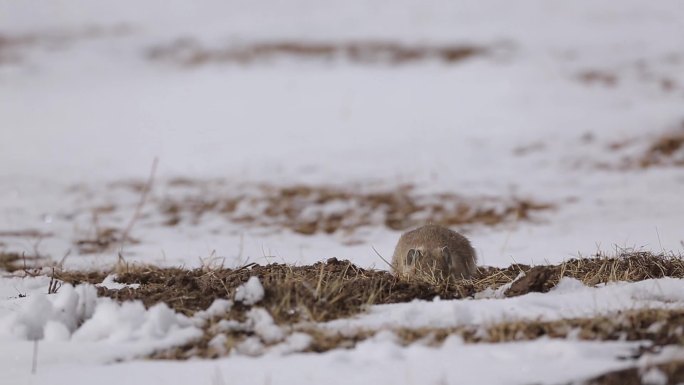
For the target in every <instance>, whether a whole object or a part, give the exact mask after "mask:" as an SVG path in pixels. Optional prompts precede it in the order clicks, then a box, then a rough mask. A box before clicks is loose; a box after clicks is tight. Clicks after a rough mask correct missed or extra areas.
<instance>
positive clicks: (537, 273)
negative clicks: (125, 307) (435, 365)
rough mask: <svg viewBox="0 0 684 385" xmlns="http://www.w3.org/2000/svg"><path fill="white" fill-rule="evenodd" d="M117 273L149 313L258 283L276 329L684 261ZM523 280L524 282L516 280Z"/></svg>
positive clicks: (114, 293)
mask: <svg viewBox="0 0 684 385" xmlns="http://www.w3.org/2000/svg"><path fill="white" fill-rule="evenodd" d="M116 272H117V273H118V278H117V281H119V282H121V283H137V284H140V285H141V286H140V288H139V289H135V290H134V289H122V290H109V289H103V288H101V289H100V294H101V295H105V296H109V297H112V298H115V299H118V300H131V299H140V300H142V301H143V302H144V303H145V304H146V305H148V306H149V305H152V304H155V303H157V302H165V303H167V304H168V305H169V306H170V307H172V308H174V309H175V310H177V311H181V312H184V313H186V314H192V313H194V312H195V311H198V310H204V309H206V308H207V307H208V306H209V305H210V304H211V303H212V302H213V301H214V300H215V299H217V298H232V297H233V294H234V292H235V289H236V288H237V287H238V286H240V285H241V284H243V283H245V282H247V280H248V279H249V278H250V277H251V276H256V277H259V279H260V281H261V283H262V285H263V286H264V288H265V291H266V296H265V298H264V300H263V302H262V303H260V306H264V307H266V308H267V309H268V310H269V311H270V312H271V314H272V315H273V317H274V318H275V320H276V321H277V322H281V323H291V322H296V321H300V320H309V321H328V320H332V319H337V318H341V317H348V316H350V315H353V314H356V313H359V312H361V311H363V310H364V308H365V307H366V306H367V305H373V304H385V303H398V302H408V301H411V300H414V299H426V300H429V299H432V298H434V297H435V296H440V297H441V298H443V299H458V298H466V297H471V296H473V295H474V294H475V293H478V292H482V291H484V290H485V289H487V288H492V289H497V288H500V287H501V286H503V285H506V284H511V285H510V288H509V289H508V290H506V291H505V292H504V293H503V295H504V296H508V297H512V296H517V295H521V294H525V293H529V292H547V291H548V290H550V289H551V288H553V287H554V286H555V285H556V284H557V283H558V281H559V280H560V278H562V277H572V278H576V279H578V280H580V281H582V282H583V283H585V284H587V285H590V286H593V285H598V284H601V283H606V282H613V281H641V280H645V279H650V278H661V277H676V278H684V260H682V258H681V257H678V256H674V255H655V254H651V253H648V252H631V253H625V254H622V255H619V256H617V257H607V256H598V257H595V258H574V259H571V260H568V261H566V262H563V263H561V264H558V265H542V266H534V267H532V266H528V265H522V264H514V265H511V266H509V267H507V268H495V267H481V268H479V269H478V273H477V274H476V275H475V277H474V278H473V279H471V280H461V281H457V282H452V281H446V280H440V279H439V277H428V278H425V279H421V278H414V279H412V280H406V279H399V278H397V277H395V276H394V275H392V274H391V273H389V272H386V271H379V270H368V269H362V268H360V267H357V266H355V265H354V264H352V263H351V262H349V261H340V260H337V259H335V258H331V259H329V260H328V261H326V262H319V263H316V264H314V265H307V266H292V265H286V264H270V265H267V266H260V265H256V264H250V265H248V266H245V267H243V268H240V269H223V268H217V269H195V270H185V269H180V268H158V267H153V266H137V265H134V266H128V265H122V266H120V267H119V270H118V271H116ZM520 273H524V276H523V277H522V278H519V279H516V278H517V277H518V276H519V274H520ZM106 274H108V272H88V273H83V272H69V271H57V272H56V273H55V276H56V278H58V279H61V280H63V281H65V282H69V283H81V282H92V283H99V282H101V280H102V279H103V278H104V277H105V276H106Z"/></svg>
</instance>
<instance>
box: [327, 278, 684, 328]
mask: <svg viewBox="0 0 684 385" xmlns="http://www.w3.org/2000/svg"><path fill="white" fill-rule="evenodd" d="M564 280H565V283H563V284H562V285H561V287H560V288H559V289H554V290H552V291H551V292H549V293H529V294H525V295H522V296H518V297H513V298H505V299H496V298H492V299H476V300H462V301H441V300H435V301H420V300H414V301H412V302H410V303H400V304H389V305H376V306H372V307H371V308H370V309H369V311H368V312H367V313H364V314H362V315H360V316H358V317H355V318H351V319H340V320H334V321H330V322H328V323H326V324H323V327H324V328H325V329H328V330H338V331H341V332H343V333H349V332H354V331H357V330H383V329H396V328H425V327H437V328H448V327H454V326H466V325H473V326H477V325H491V324H495V323H499V322H505V321H524V320H529V321H533V320H542V321H554V320H559V319H567V318H587V317H595V316H602V315H610V314H616V313H617V312H619V311H625V310H638V309H681V308H682V307H684V280H683V279H673V278H661V279H650V280H645V281H639V282H631V283H626V282H617V283H609V284H606V285H605V286H600V287H587V286H583V285H577V282H576V281H575V280H570V279H567V278H565V279H564Z"/></svg>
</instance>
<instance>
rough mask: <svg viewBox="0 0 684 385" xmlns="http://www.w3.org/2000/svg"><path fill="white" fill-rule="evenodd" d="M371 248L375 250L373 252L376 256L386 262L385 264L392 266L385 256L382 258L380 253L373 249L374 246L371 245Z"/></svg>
mask: <svg viewBox="0 0 684 385" xmlns="http://www.w3.org/2000/svg"><path fill="white" fill-rule="evenodd" d="M371 248H372V249H373V251H375V254H377V255H378V257H380V259H382V261H383V262H385V263H386V264H387V266H389V267H392V264H391V263H389V262H387V260H386V259H385V258H383V257H382V255H380V253H378V251H377V250H375V246H371Z"/></svg>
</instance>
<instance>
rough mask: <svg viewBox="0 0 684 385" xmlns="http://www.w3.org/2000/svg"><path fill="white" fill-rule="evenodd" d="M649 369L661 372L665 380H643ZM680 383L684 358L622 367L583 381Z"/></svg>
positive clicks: (594, 383)
mask: <svg viewBox="0 0 684 385" xmlns="http://www.w3.org/2000/svg"><path fill="white" fill-rule="evenodd" d="M650 370H657V371H659V372H660V373H662V374H663V375H664V377H665V378H666V381H665V382H659V381H657V380H656V381H648V382H647V381H645V378H644V376H647V375H648V374H647V373H648V371H650ZM682 383H684V360H673V361H670V362H666V363H662V364H658V365H648V366H646V367H643V368H628V369H622V370H618V371H614V372H610V373H606V374H602V375H600V376H598V377H595V378H592V379H590V380H587V381H586V382H585V384H586V385H642V384H659V385H676V384H682Z"/></svg>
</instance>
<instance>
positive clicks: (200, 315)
mask: <svg viewBox="0 0 684 385" xmlns="http://www.w3.org/2000/svg"><path fill="white" fill-rule="evenodd" d="M232 308H233V301H231V300H229V299H223V298H217V299H215V300H214V302H212V303H211V305H210V306H209V307H208V308H207V310H202V311H198V312H196V313H195V315H194V317H193V318H194V319H195V323H196V325H197V326H204V324H205V323H206V321H207V320H209V319H212V318H216V317H220V316H222V315H225V314H227V313H228V312H229V311H230V309H232ZM221 321H224V320H221Z"/></svg>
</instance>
